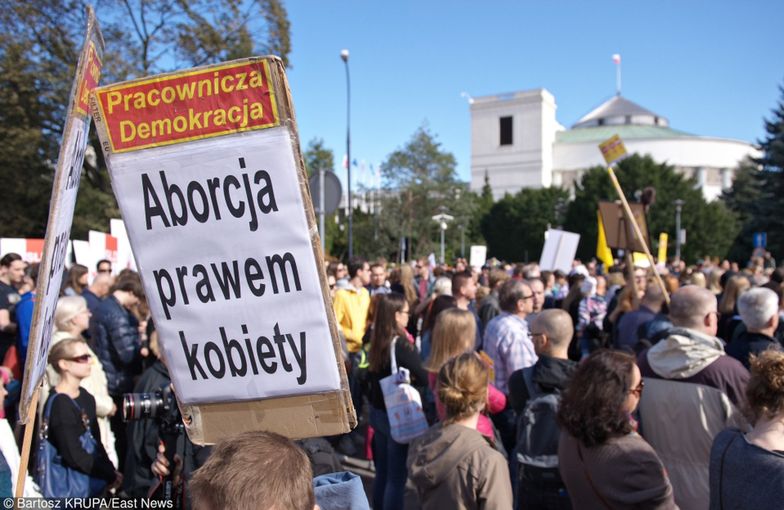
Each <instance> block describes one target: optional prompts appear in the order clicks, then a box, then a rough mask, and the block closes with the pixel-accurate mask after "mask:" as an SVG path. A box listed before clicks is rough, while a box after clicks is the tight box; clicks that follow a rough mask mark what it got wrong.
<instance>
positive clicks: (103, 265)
mask: <svg viewBox="0 0 784 510" xmlns="http://www.w3.org/2000/svg"><path fill="white" fill-rule="evenodd" d="M95 270H96V272H97V274H107V275H111V274H112V261H111V260H108V259H101V260H99V261H98V262H97V263H96V264H95Z"/></svg>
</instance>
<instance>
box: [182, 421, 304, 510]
mask: <svg viewBox="0 0 784 510" xmlns="http://www.w3.org/2000/svg"><path fill="white" fill-rule="evenodd" d="M190 492H191V498H192V500H193V508H194V510H222V509H224V508H231V509H234V510H250V509H254V510H278V509H284V508H285V509H287V510H288V509H290V510H313V509H314V508H316V498H315V495H314V493H313V472H312V469H311V466H310V461H309V460H308V457H307V455H305V452H304V451H302V449H301V448H299V447H298V446H297V445H295V444H294V443H293V442H292V441H291V440H290V439H287V438H285V437H283V436H281V435H278V434H275V433H272V432H262V431H254V432H244V433H242V434H239V435H237V436H234V437H231V438H229V439H225V440H223V441H222V442H220V443H218V444H217V445H216V446H215V447H214V448H213V450H212V453H211V454H210V458H209V459H208V460H207V462H206V463H205V464H204V465H203V466H202V467H201V468H199V469H198V470H197V471H196V472H195V473H194V475H193V478H192V479H191V481H190Z"/></svg>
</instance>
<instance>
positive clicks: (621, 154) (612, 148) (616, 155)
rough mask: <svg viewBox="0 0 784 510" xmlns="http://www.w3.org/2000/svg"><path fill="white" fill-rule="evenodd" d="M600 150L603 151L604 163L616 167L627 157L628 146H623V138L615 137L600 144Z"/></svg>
mask: <svg viewBox="0 0 784 510" xmlns="http://www.w3.org/2000/svg"><path fill="white" fill-rule="evenodd" d="M599 150H601V151H602V156H604V161H605V162H607V165H608V166H611V165H614V164H615V163H617V162H619V161H620V160H622V159H623V158H625V157H626V156H627V154H626V146H624V145H623V141H622V140H621V137H620V136H618V135H613V136H612V137H610V138H609V139H608V140H605V141H604V142H602V143H600V144H599Z"/></svg>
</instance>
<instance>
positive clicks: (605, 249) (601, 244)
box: [596, 212, 614, 271]
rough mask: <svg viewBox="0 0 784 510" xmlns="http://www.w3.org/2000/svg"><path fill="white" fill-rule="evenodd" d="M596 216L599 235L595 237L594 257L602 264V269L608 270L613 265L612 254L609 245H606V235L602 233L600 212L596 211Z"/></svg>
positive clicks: (602, 226)
mask: <svg viewBox="0 0 784 510" xmlns="http://www.w3.org/2000/svg"><path fill="white" fill-rule="evenodd" d="M596 218H597V219H598V220H599V235H598V237H597V239H596V258H597V259H599V260H601V261H602V264H604V270H605V271H606V270H608V269H610V268H611V267H612V265H613V262H614V260H613V255H612V250H610V247H609V246H607V235H606V234H605V233H604V225H603V224H602V215H601V213H599V212H597V213H596Z"/></svg>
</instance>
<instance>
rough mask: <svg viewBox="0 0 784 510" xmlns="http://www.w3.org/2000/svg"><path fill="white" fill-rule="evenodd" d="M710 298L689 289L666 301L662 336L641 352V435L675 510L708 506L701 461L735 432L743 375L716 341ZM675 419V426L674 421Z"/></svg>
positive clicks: (705, 464) (697, 289)
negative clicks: (663, 470)
mask: <svg viewBox="0 0 784 510" xmlns="http://www.w3.org/2000/svg"><path fill="white" fill-rule="evenodd" d="M717 316H718V313H717V310H716V298H715V296H714V295H713V293H711V292H710V291H709V290H708V289H705V288H700V287H696V286H694V285H688V286H686V287H681V288H680V289H678V291H677V292H676V293H674V294H673V295H672V299H671V302H670V320H671V321H672V323H673V326H674V327H673V329H671V330H670V334H669V336H668V337H667V338H666V339H664V340H662V341H660V342H659V343H657V344H656V345H654V346H653V347H651V348H650V349H648V350H646V351H643V352H642V353H640V355H639V356H638V359H637V362H638V364H639V366H640V371H641V372H642V375H643V377H644V378H645V394H644V395H643V397H642V401H641V403H640V410H639V416H640V429H641V431H642V434H643V435H644V436H645V439H646V440H647V441H648V442H649V443H650V444H651V445H652V446H653V447H654V448H655V449H656V452H657V453H658V454H659V456H660V457H661V459H662V461H663V462H664V465H665V466H666V467H667V471H668V473H669V476H670V479H671V480H672V485H673V489H674V491H675V501H676V502H677V503H678V505H680V506H681V507H682V508H689V509H695V510H699V509H703V508H707V507H708V497H709V490H708V458H709V454H710V448H711V444H712V443H713V439H714V437H715V436H716V435H717V434H718V433H719V432H721V431H722V430H723V429H725V428H727V427H728V426H731V425H741V424H742V423H743V419H742V416H741V415H740V413H739V412H738V411H737V408H740V407H742V405H743V401H744V397H743V393H744V390H745V387H746V383H747V381H748V378H749V373H748V371H747V370H746V369H745V368H744V367H743V365H741V364H740V362H739V361H737V360H736V359H733V358H731V357H730V356H727V355H726V354H725V353H724V347H723V344H722V342H721V340H719V339H718V338H716V336H715V335H716V329H717ZM674 416H677V417H678V419H677V420H674V419H673V417H674Z"/></svg>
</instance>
